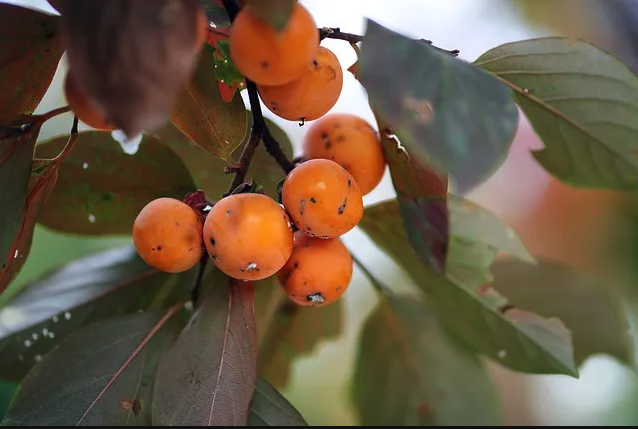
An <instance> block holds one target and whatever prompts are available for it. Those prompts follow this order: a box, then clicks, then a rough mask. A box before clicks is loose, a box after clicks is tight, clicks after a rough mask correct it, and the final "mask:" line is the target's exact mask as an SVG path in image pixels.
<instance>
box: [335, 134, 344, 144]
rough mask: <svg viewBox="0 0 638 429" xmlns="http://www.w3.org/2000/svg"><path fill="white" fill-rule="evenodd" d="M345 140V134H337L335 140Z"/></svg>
mask: <svg viewBox="0 0 638 429" xmlns="http://www.w3.org/2000/svg"><path fill="white" fill-rule="evenodd" d="M345 141H346V136H344V135H343V134H339V136H338V137H337V142H339V143H343V142H345Z"/></svg>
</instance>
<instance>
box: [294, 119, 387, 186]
mask: <svg viewBox="0 0 638 429" xmlns="http://www.w3.org/2000/svg"><path fill="white" fill-rule="evenodd" d="M302 151H303V154H304V157H306V158H307V159H317V158H323V159H330V160H332V161H334V162H336V163H337V164H339V165H340V166H342V167H343V168H345V169H346V170H348V172H349V173H350V174H352V177H354V179H355V180H356V181H357V184H358V185H359V189H360V190H361V194H362V195H367V194H369V193H370V192H372V191H373V190H374V189H375V188H376V187H377V186H378V185H379V183H380V182H381V179H382V178H383V174H384V173H385V166H386V161H385V156H384V154H383V147H382V146H381V141H380V139H379V135H378V133H377V132H376V131H375V129H374V128H372V125H370V123H368V122H367V121H366V120H365V119H363V118H361V117H360V116H357V115H353V114H349V113H332V114H328V115H325V116H323V117H322V118H321V119H319V120H317V121H316V122H314V123H313V124H312V125H310V127H309V128H308V131H307V132H306V134H305V136H304V139H303V143H302Z"/></svg>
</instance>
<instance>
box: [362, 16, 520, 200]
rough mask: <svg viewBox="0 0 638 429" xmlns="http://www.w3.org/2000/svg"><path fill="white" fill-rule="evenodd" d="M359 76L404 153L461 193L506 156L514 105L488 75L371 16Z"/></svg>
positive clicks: (512, 131) (514, 122)
mask: <svg viewBox="0 0 638 429" xmlns="http://www.w3.org/2000/svg"><path fill="white" fill-rule="evenodd" d="M358 77H359V80H360V81H361V83H362V84H363V86H364V87H365V89H366V90H367V92H368V95H369V97H370V102H371V105H372V107H373V109H374V110H375V111H376V112H377V113H378V115H379V117H380V118H381V119H382V120H383V122H384V123H385V124H387V125H388V126H390V127H391V128H392V129H393V130H394V132H395V133H396V134H397V135H398V136H399V139H400V140H401V143H402V144H403V145H404V146H406V148H407V149H408V151H409V152H410V153H412V154H413V155H414V156H418V157H419V158H420V159H421V160H423V161H426V162H429V163H432V164H433V165H435V166H437V167H438V168H441V169H443V170H445V171H446V172H449V173H450V174H451V176H452V177H453V178H454V179H455V181H456V185H457V186H458V188H459V190H460V191H461V192H466V191H467V190H469V189H470V188H472V187H474V186H475V185H478V184H480V183H481V182H483V181H484V180H486V179H487V178H488V177H489V176H490V175H491V174H492V173H493V172H494V171H495V170H496V168H497V167H499V165H500V164H501V163H502V162H503V161H504V160H505V157H506V155H507V153H508V151H509V147H510V144H511V142H512V140H513V138H514V134H515V132H516V129H517V125H518V110H517V109H516V105H515V104H514V98H513V97H512V93H511V91H510V90H509V89H508V88H507V87H506V86H505V85H503V84H502V83H500V82H499V81H498V80H497V79H495V78H494V77H493V76H490V74H489V73H485V72H484V71H483V70H481V69H479V68H477V67H474V66H473V65H471V64H468V63H466V62H464V61H462V60H460V59H458V58H454V57H452V56H451V55H447V54H443V53H441V52H438V51H437V50H435V49H434V48H433V47H432V46H430V45H429V44H427V43H425V42H423V41H417V40H412V39H409V38H407V37H404V36H402V35H400V34H398V33H395V32H393V31H391V30H388V29H387V28H385V27H383V26H381V25H379V24H378V23H376V22H375V21H372V20H369V19H368V20H367V30H366V34H365V39H364V42H363V45H362V48H361V55H360V58H359V66H358Z"/></svg>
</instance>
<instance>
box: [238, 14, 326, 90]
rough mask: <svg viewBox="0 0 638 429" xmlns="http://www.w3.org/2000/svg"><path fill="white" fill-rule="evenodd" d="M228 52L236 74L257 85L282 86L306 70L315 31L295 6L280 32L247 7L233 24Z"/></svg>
mask: <svg viewBox="0 0 638 429" xmlns="http://www.w3.org/2000/svg"><path fill="white" fill-rule="evenodd" d="M229 48H230V56H231V58H232V60H233V62H234V63H235V66H236V67H237V70H239V72H240V73H241V74H243V75H244V76H245V77H246V78H248V79H250V80H252V81H253V82H255V83H256V84H258V85H270V86H275V85H283V84H286V83H289V82H292V81H293V80H295V79H298V78H300V77H301V76H303V75H304V74H305V73H307V72H308V71H309V70H310V66H311V64H312V60H313V59H314V58H315V55H316V53H317V50H318V49H319V31H318V30H317V24H316V23H315V20H314V18H313V17H312V15H311V14H310V12H308V10H307V9H306V8H305V7H304V6H302V5H301V4H299V3H295V5H294V6H293V10H292V13H291V15H290V18H289V20H288V23H287V24H286V26H285V27H284V28H283V29H282V30H281V31H278V30H276V29H275V28H273V27H271V26H270V25H269V24H268V23H266V22H264V21H262V20H261V19H260V18H259V17H257V15H256V14H255V13H254V12H253V11H252V9H251V7H250V5H248V6H246V7H244V8H242V10H241V11H240V12H239V14H237V17H236V18H235V21H234V22H233V25H232V27H231V29H230V37H229Z"/></svg>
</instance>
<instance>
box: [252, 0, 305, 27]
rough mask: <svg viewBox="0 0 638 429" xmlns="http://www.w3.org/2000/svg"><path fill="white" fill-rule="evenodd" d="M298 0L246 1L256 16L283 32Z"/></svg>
mask: <svg viewBox="0 0 638 429" xmlns="http://www.w3.org/2000/svg"><path fill="white" fill-rule="evenodd" d="M296 1H297V0H246V4H247V5H249V6H250V7H251V9H252V10H253V11H254V12H255V14H256V15H257V16H258V17H259V18H261V19H262V20H263V21H265V22H267V23H268V24H269V25H270V26H271V27H273V28H275V29H277V30H283V29H284V28H285V27H286V24H288V20H289V19H290V14H291V13H292V9H293V7H294V6H295V3H296Z"/></svg>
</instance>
